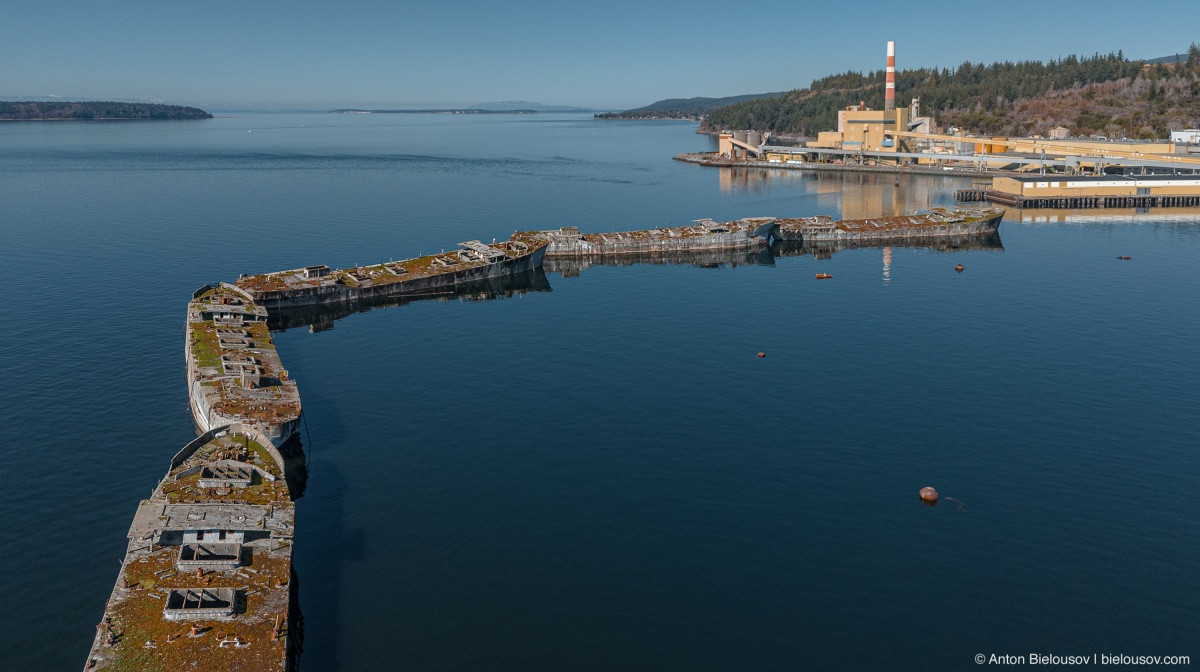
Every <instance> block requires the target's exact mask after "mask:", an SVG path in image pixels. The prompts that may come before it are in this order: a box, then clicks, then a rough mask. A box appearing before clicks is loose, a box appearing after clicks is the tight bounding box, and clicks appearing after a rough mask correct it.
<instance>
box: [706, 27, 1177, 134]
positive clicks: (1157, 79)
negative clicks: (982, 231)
mask: <svg viewBox="0 0 1200 672" xmlns="http://www.w3.org/2000/svg"><path fill="white" fill-rule="evenodd" d="M883 84H884V72H883V71H882V70H879V71H875V72H871V73H868V74H863V73H860V72H847V73H845V74H841V75H833V76H830V77H825V78H822V79H818V80H816V81H814V82H813V83H812V86H811V87H809V88H807V89H799V90H796V91H791V92H789V93H786V94H784V95H782V96H777V97H773V98H764V99H760V100H754V101H748V102H743V103H738V104H735V105H730V106H727V107H722V108H719V109H716V110H713V111H712V112H710V113H709V115H708V117H707V118H706V120H705V122H704V125H703V127H702V130H706V131H715V130H720V129H757V130H762V131H774V132H776V133H786V134H791V135H806V136H815V135H816V134H817V132H819V131H827V130H835V129H836V127H837V112H838V110H840V109H842V108H844V107H845V106H847V105H853V104H855V103H858V102H859V101H866V103H867V105H868V106H870V107H872V108H875V109H880V108H882V107H883ZM914 97H917V98H920V99H921V114H923V115H931V116H933V117H935V119H936V122H937V124H938V125H939V126H941V127H943V128H946V127H950V126H954V127H958V128H963V129H966V130H968V131H972V132H975V133H980V134H989V135H991V134H995V135H1014V136H1027V135H1033V134H1043V135H1044V134H1045V133H1046V132H1048V131H1049V130H1050V129H1051V128H1053V127H1055V126H1059V125H1061V126H1065V127H1066V128H1067V129H1068V130H1069V131H1070V133H1071V134H1073V135H1079V134H1092V133H1102V134H1105V135H1109V136H1113V137H1121V136H1122V135H1124V136H1125V137H1129V138H1163V137H1166V136H1167V134H1168V132H1169V131H1170V130H1171V129H1179V128H1191V127H1195V126H1197V125H1200V48H1197V47H1196V46H1195V45H1192V47H1191V49H1190V50H1189V51H1188V53H1187V54H1186V56H1184V57H1182V58H1181V59H1180V61H1179V62H1177V63H1176V62H1171V63H1159V64H1155V65H1148V64H1145V63H1143V62H1142V61H1130V60H1127V59H1126V58H1125V57H1124V56H1123V55H1122V54H1120V53H1116V54H1107V55H1100V54H1097V55H1095V56H1090V57H1078V56H1068V57H1066V58H1063V59H1059V60H1055V61H1050V62H1048V63H1042V62H1039V61H1022V62H1018V63H1012V62H1003V63H993V64H991V65H984V64H982V63H963V64H962V65H960V66H958V67H957V68H955V69H953V70H951V69H949V68H945V69H937V68H917V69H910V70H900V71H898V72H897V73H896V101H897V105H907V104H908V102H909V100H910V99H911V98H914Z"/></svg>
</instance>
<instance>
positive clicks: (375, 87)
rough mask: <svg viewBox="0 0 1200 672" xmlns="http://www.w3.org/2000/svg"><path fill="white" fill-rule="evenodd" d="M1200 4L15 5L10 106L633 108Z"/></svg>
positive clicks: (1164, 27) (1187, 26) (1136, 35)
mask: <svg viewBox="0 0 1200 672" xmlns="http://www.w3.org/2000/svg"><path fill="white" fill-rule="evenodd" d="M1197 26H1200V2H1195V1H1194V0H1176V1H1174V2H1155V1H1146V0H1143V1H1141V2H1129V1H1124V2H1111V1H1108V0H1093V1H1092V2H1067V1H1059V2H1019V1H1016V2H1007V3H1000V4H997V3H982V2H964V1H962V0H959V1H958V2H942V1H940V0H932V1H930V0H922V1H921V2H915V3H897V2H873V1H870V0H859V1H858V2H855V3H850V4H847V3H819V4H818V3H806V2H798V1H796V0H792V1H791V2H774V1H772V2H748V3H735V2H724V3H715V2H707V1H704V0H697V1H695V2H687V3H684V2H652V1H642V2H631V1H627V0H601V1H600V2H579V3H569V2H561V3H552V2H527V1H524V0H509V1H507V2H493V1H490V0H478V1H474V2H456V1H454V0H447V1H445V2H441V3H433V2H423V1H421V0H408V1H404V0H399V1H390V2H353V1H347V2H333V1H326V2H307V1H304V0H295V1H292V2H281V1H275V0H240V1H239V2H226V1H224V0H203V1H200V2H180V1H178V0H156V1H155V2H143V1H142V0H123V1H117V2H110V1H99V0H97V1H82V0H74V1H59V0H42V1H37V0H9V1H7V2H4V3H0V63H3V64H4V67H3V68H2V69H0V73H3V74H2V76H0V96H3V97H13V96H26V95H28V96H34V95H36V96H45V95H60V96H66V97H69V98H76V99H109V98H131V99H146V100H156V99H163V100H166V101H167V102H178V103H190V104H198V105H201V106H204V105H207V106H212V107H221V106H238V105H251V104H265V105H292V106H314V107H328V106H342V105H346V106H360V105H389V106H418V107H419V106H459V105H469V104H473V103H479V102H486V101H496V100H529V101H536V102H542V103H548V104H568V105H582V106H596V107H603V108H622V109H623V108H628V107H636V106H639V105H643V104H646V103H649V102H652V101H654V100H657V99H660V98H670V97H691V96H726V95H736V94H741V93H761V92H767V91H781V90H788V89H793V88H800V87H804V86H807V85H808V84H809V83H810V82H811V81H812V80H813V79H814V78H817V77H821V76H823V75H826V74H831V73H835V72H844V71H846V70H869V69H877V68H881V67H882V66H883V62H884V43H885V42H886V41H887V40H889V39H893V40H895V41H896V43H897V47H896V51H897V64H898V66H899V67H901V68H904V67H915V66H939V67H953V66H955V65H958V64H959V63H962V62H963V61H967V60H969V61H983V62H992V61H997V60H1027V59H1036V60H1044V59H1048V58H1054V57H1058V56H1064V55H1067V54H1072V53H1078V54H1091V53H1094V52H1097V51H1099V52H1104V53H1107V52H1109V51H1116V50H1118V49H1120V50H1123V51H1124V53H1125V54H1126V55H1127V56H1130V57H1134V58H1142V57H1156V56H1163V55H1167V54H1170V53H1174V52H1175V51H1177V50H1178V51H1182V50H1185V49H1186V48H1187V47H1188V45H1189V44H1190V43H1191V42H1192V41H1194V40H1200V31H1197V29H1196V27H1197Z"/></svg>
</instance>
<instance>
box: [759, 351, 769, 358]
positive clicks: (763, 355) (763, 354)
mask: <svg viewBox="0 0 1200 672" xmlns="http://www.w3.org/2000/svg"><path fill="white" fill-rule="evenodd" d="M757 356H758V357H766V356H767V353H765V352H760V353H758V355H757Z"/></svg>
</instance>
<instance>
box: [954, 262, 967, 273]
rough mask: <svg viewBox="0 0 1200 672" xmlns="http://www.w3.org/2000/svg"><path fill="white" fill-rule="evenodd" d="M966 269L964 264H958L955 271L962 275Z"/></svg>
mask: <svg viewBox="0 0 1200 672" xmlns="http://www.w3.org/2000/svg"><path fill="white" fill-rule="evenodd" d="M964 268H965V267H964V266H963V265H962V264H958V265H957V266H955V267H954V270H956V271H958V272H959V273H962V272H963V270H964Z"/></svg>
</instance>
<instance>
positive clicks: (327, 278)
mask: <svg viewBox="0 0 1200 672" xmlns="http://www.w3.org/2000/svg"><path fill="white" fill-rule="evenodd" d="M460 245H461V247H462V249H460V250H457V251H454V252H443V253H440V254H433V255H429V256H425V257H417V258H415V259H405V260H402V261H395V262H388V263H385V264H375V265H374V266H361V267H355V268H349V269H337V270H331V269H330V268H329V267H328V266H307V267H304V268H297V269H292V270H288V271H278V272H275V273H265V274H261V275H253V276H243V277H242V278H240V279H238V281H237V286H238V288H239V289H240V290H242V291H244V292H245V293H246V295H247V296H249V297H250V298H251V299H253V300H254V301H255V302H256V303H257V304H258V305H261V306H263V307H264V308H266V309H270V310H274V309H279V308H295V307H298V306H307V305H314V304H328V303H348V302H353V301H364V300H382V299H386V298H388V297H397V296H404V295H411V294H422V293H431V292H436V291H439V290H445V289H447V288H453V287H456V286H459V285H465V284H469V283H478V282H484V281H487V280H489V279H492V278H498V277H504V276H508V275H512V274H514V273H523V272H527V271H531V270H533V269H536V268H539V267H541V264H542V257H543V255H544V254H545V251H546V241H545V240H540V239H537V238H535V237H527V238H524V239H516V238H513V239H510V240H508V241H505V242H503V243H492V244H491V245H487V244H484V243H481V242H479V241H477V240H472V241H468V242H465V243H460Z"/></svg>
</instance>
